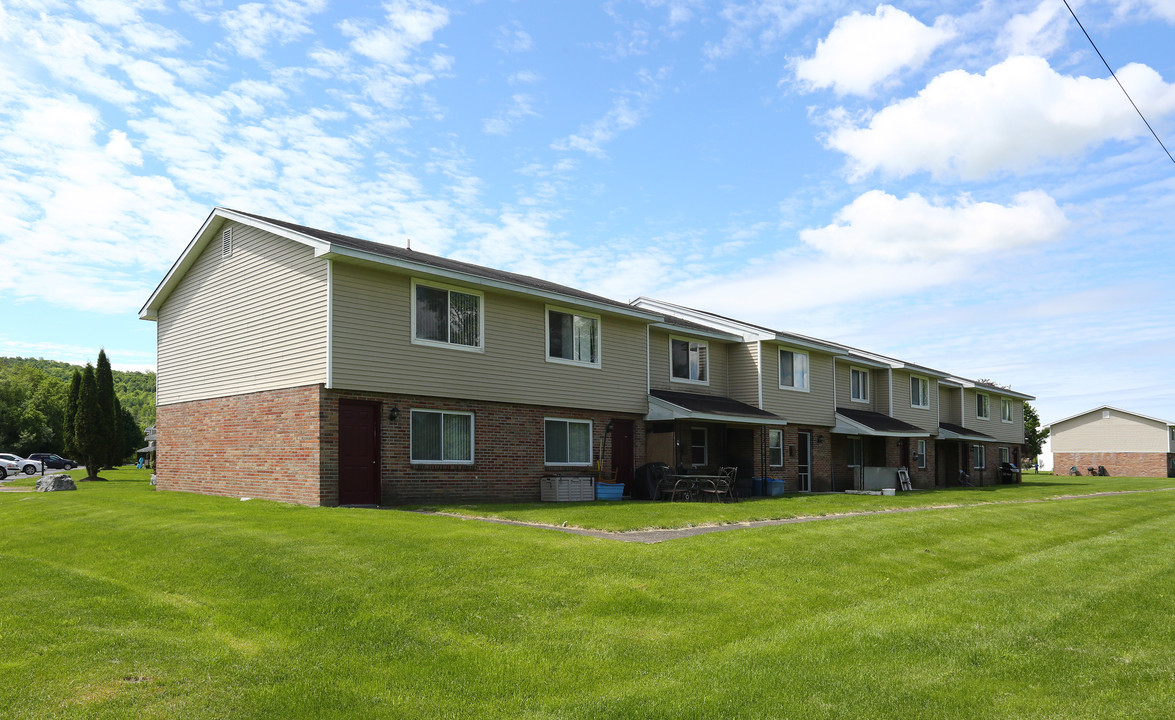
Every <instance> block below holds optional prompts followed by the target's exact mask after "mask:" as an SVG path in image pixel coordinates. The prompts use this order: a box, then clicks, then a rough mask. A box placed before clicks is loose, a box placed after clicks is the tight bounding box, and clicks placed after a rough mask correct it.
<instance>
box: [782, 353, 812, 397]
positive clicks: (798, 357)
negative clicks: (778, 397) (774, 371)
mask: <svg viewBox="0 0 1175 720" xmlns="http://www.w3.org/2000/svg"><path fill="white" fill-rule="evenodd" d="M779 387H781V388H793V389H795V390H807V389H808V353H802V352H796V351H795V350H780V351H779Z"/></svg>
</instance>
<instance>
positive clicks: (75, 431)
mask: <svg viewBox="0 0 1175 720" xmlns="http://www.w3.org/2000/svg"><path fill="white" fill-rule="evenodd" d="M87 371H88V374H89V375H90V376H92V382H93V387H88V383H89V382H90V381H88V380H87ZM75 382H76V388H75ZM83 392H84V393H85V394H86V396H85V397H84V398H83ZM91 397H92V398H93V403H92V402H91ZM83 401H84V402H83ZM94 403H96V404H94ZM79 408H81V410H82V412H81V414H80V417H81V420H80V425H79ZM154 422H155V373H152V372H130V371H119V370H112V369H111V367H110V362H109V360H108V358H107V357H106V352H105V350H103V351H101V352H99V354H98V363H97V367H95V366H92V365H90V364H88V363H87V365H86V367H85V368H81V367H79V366H77V365H70V364H69V363H63V362H57V361H53V360H41V359H33V358H7V357H6V358H0V448H2V449H3V450H4V451H6V452H12V453H16V454H17V455H21V456H27V455H28V454H30V453H34V452H52V453H57V454H59V455H72V456H77V457H75V459H76V460H78V461H79V462H82V463H83V464H85V465H86V466H87V468H90V467H92V468H93V469H92V472H94V473H96V472H97V470H98V468H99V467H108V466H111V465H114V464H116V463H119V462H123V461H125V460H128V459H130V458H131V457H133V456H134V454H135V450H137V449H138V448H140V447H142V446H143V444H144V442H145V441H144V439H143V430H144V428H146V427H147V426H150V425H152V424H154ZM79 430H80V431H81V432H80V434H79ZM87 460H88V462H87Z"/></svg>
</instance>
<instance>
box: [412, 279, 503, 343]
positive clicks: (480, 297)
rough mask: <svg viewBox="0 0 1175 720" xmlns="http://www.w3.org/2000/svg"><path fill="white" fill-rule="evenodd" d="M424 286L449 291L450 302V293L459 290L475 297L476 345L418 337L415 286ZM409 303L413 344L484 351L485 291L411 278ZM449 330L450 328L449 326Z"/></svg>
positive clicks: (463, 293)
mask: <svg viewBox="0 0 1175 720" xmlns="http://www.w3.org/2000/svg"><path fill="white" fill-rule="evenodd" d="M418 286H424V287H426V288H429V289H432V290H444V291H445V292H447V293H449V297H450V301H449V302H450V303H451V302H452V300H451V298H452V294H453V293H454V292H459V293H461V294H462V295H473V296H475V297H477V345H464V344H462V343H455V342H450V341H447V340H446V341H443V342H442V341H440V340H429V339H427V338H420V337H417V336H416V288H417V287H418ZM408 304H409V305H411V306H412V344H413V345H427V346H429V347H440V348H448V349H450V350H463V351H465V352H485V336H486V333H485V322H486V314H485V307H486V299H485V293H483V292H482V291H480V290H474V289H473V288H467V287H461V286H459V285H448V284H446V283H439V282H433V281H431V280H417V279H416V278H412V295H411V297H410V299H409V303H408ZM450 307H452V305H450ZM449 330H450V331H451V330H452V327H451V326H450V328H449Z"/></svg>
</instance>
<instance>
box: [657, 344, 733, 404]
mask: <svg viewBox="0 0 1175 720" xmlns="http://www.w3.org/2000/svg"><path fill="white" fill-rule="evenodd" d="M670 336H672V337H674V338H680V339H682V340H689V341H691V342H704V343H706V347H707V351H706V354H707V356H708V357H709V368H708V371H709V375H710V383H709V384H708V385H704V384H702V383H696V382H679V381H674V380H672V379H671V375H670V370H671V368H670V365H669V338H670ZM728 345H729V343H724V342H721V341H719V340H713V339H708V338H703V337H694V336H691V335H689V333H680V332H676V331H671V330H662V329H660V328H653V329H651V330H650V331H649V369H650V374H649V387H650V388H652V389H654V390H673V391H675V392H689V393H698V394H699V395H721V396H722V397H729V395H728V392H729V390H730V385H729V377H730V376H729V366H730V363H729V356H728V351H727V346H728Z"/></svg>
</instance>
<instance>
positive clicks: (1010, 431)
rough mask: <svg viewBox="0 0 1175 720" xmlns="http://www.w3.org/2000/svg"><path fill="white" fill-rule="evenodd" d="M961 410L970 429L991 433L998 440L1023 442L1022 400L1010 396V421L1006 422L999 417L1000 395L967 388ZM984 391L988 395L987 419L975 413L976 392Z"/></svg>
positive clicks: (986, 433) (1015, 442) (1001, 398)
mask: <svg viewBox="0 0 1175 720" xmlns="http://www.w3.org/2000/svg"><path fill="white" fill-rule="evenodd" d="M963 392H964V396H963V397H964V400H963V412H964V414H965V419H966V423H965V425H966V427H967V428H969V429H972V430H978V431H979V432H981V433H984V434H985V435H991V436H992V437H993V438H995V439H996V440H998V441H1000V442H1006V443H1012V444H1015V445H1019V444H1020V443H1022V442H1024V401H1023V400H1018V399H1016V398H1012V422H1010V423H1006V422H1004V421H1003V420H1002V419H1001V417H1002V415H1001V407H1000V405H1001V401H1002V400H1003V397H1004V396H1002V395H998V394H996V393H995V392H992V391H987V390H973V389H971V388H968V389H966V390H964V391H963ZM981 393H984V394H986V395H987V397H988V419H987V420H981V419H980V418H979V417H978V415H976V400H975V397H976V395H977V394H981Z"/></svg>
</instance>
